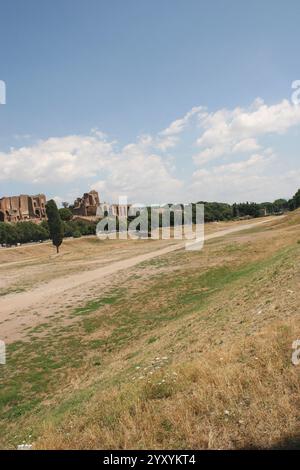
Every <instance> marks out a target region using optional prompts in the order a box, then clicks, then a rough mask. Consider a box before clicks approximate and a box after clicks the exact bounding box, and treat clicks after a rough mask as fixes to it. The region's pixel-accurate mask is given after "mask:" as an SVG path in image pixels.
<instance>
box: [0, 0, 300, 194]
mask: <svg viewBox="0 0 300 470" xmlns="http://www.w3.org/2000/svg"><path fill="white" fill-rule="evenodd" d="M0 14H1V29H0V45H1V65H0V79H1V80H4V81H5V83H6V86H7V103H6V105H1V106H0V163H1V168H2V174H1V173H0V195H5V194H19V193H24V192H30V193H38V192H45V193H46V194H47V196H48V197H54V196H55V197H57V200H58V201H59V200H60V199H67V200H69V201H70V202H71V201H72V199H73V198H75V196H76V195H80V194H81V193H82V192H83V191H86V190H88V189H91V188H94V187H95V188H96V189H98V190H99V192H100V198H101V199H102V200H103V199H106V200H112V199H116V198H117V196H118V195H119V194H120V195H125V194H127V195H128V196H129V198H130V199H131V200H135V201H137V200H138V201H139V202H152V201H153V202H165V201H166V200H170V199H172V200H174V201H175V200H185V201H189V200H191V199H192V200H201V199H211V200H212V199H214V200H227V201H229V202H231V201H234V200H246V199H251V200H267V199H272V198H276V197H280V196H283V197H290V196H291V195H292V194H293V192H295V191H296V189H297V188H298V186H300V168H299V159H298V148H299V134H300V116H299V113H300V111H299V109H296V108H295V106H294V105H292V104H291V101H290V99H291V93H292V90H291V84H292V82H293V81H294V80H297V79H300V70H299V60H298V57H299V44H300V41H299V39H300V31H299V19H300V3H299V2H298V1H297V0H294V1H293V0H289V1H285V2H284V1H278V0H277V1H276V0H273V1H268V0H264V1H252V2H251V3H250V2H247V3H246V2H241V1H233V0H227V1H221V0H219V1H215V0H213V1H201V0H185V1H184V0H159V1H158V0H151V1H146V0H109V1H108V0H106V1H104V0H88V1H83V0H59V1H58V0H52V1H51V2H50V1H49V0H44V1H43V2H41V1H38V0H26V2H24V1H22V0H19V1H17V0H9V1H8V0H1V3H0ZM257 98H260V100H259V101H257V100H256V99H257ZM255 100H256V101H255ZM263 102H264V104H263ZM191 110H193V111H191ZM185 117H186V118H185ZM174 122H175V123H176V122H177V127H176V124H175V125H174V126H173V127H172V123H174ZM244 124H245V125H244ZM3 168H4V169H5V170H3Z"/></svg>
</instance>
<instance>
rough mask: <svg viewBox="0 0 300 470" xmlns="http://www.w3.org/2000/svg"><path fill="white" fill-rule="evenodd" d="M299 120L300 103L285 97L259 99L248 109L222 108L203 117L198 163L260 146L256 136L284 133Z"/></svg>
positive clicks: (195, 160) (196, 156)
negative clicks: (268, 102) (269, 100)
mask: <svg viewBox="0 0 300 470" xmlns="http://www.w3.org/2000/svg"><path fill="white" fill-rule="evenodd" d="M299 124H300V107H296V106H293V104H291V103H290V102H289V101H287V100H283V101H281V102H280V103H278V104H275V105H272V106H267V105H266V104H265V103H264V102H263V101H262V100H261V99H257V100H255V101H254V103H253V104H252V105H251V106H250V107H249V108H247V109H244V108H240V107H237V108H235V109H233V110H227V109H221V110H218V111H216V112H213V113H209V114H206V115H205V116H204V117H203V118H202V119H201V127H202V129H203V132H202V134H201V136H200V137H199V138H198V139H197V144H198V146H199V147H200V149H201V150H200V152H199V153H198V154H197V155H195V156H194V158H193V159H194V162H195V164H197V165H203V164H204V163H205V162H208V161H211V160H214V159H216V158H218V157H221V156H223V155H232V154H241V153H246V152H251V151H253V150H258V149H259V148H260V146H259V144H258V142H257V138H259V137H261V136H264V135H267V134H284V133H285V132H286V131H287V130H288V129H290V128H291V127H293V126H296V125H299Z"/></svg>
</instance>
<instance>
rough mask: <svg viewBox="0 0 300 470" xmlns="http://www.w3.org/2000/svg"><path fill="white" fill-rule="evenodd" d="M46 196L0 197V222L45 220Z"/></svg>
mask: <svg viewBox="0 0 300 470" xmlns="http://www.w3.org/2000/svg"><path fill="white" fill-rule="evenodd" d="M45 206H46V196H45V195H44V194H38V195H36V196H28V195H27V194H21V195H20V196H11V197H2V198H1V199H0V222H19V221H23V220H32V221H37V222H39V221H41V220H44V219H46V207H45Z"/></svg>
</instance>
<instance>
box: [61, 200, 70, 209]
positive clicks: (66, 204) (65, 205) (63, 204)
mask: <svg viewBox="0 0 300 470" xmlns="http://www.w3.org/2000/svg"><path fill="white" fill-rule="evenodd" d="M61 205H62V206H63V208H64V209H67V207H69V205H70V204H69V203H68V202H67V201H63V202H62V203H61Z"/></svg>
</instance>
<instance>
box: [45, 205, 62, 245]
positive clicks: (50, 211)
mask: <svg viewBox="0 0 300 470" xmlns="http://www.w3.org/2000/svg"><path fill="white" fill-rule="evenodd" d="M46 213H47V217H48V227H49V232H50V238H51V240H52V243H53V245H54V246H55V247H56V251H57V253H58V252H59V247H60V245H61V244H62V241H63V238H64V225H63V222H62V220H61V218H60V215H59V211H58V209H57V205H56V203H55V201H53V199H50V201H48V202H47V204H46Z"/></svg>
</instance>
